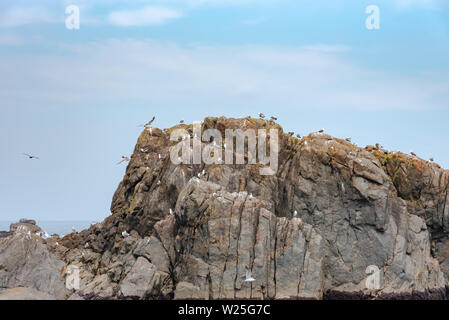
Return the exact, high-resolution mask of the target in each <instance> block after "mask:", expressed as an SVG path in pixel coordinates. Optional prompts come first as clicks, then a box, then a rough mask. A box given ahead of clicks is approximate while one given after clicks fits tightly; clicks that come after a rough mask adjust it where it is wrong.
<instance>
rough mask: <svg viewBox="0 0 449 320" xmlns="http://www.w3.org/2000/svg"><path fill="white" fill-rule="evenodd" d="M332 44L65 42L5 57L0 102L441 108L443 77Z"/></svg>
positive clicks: (448, 82)
mask: <svg viewBox="0 0 449 320" xmlns="http://www.w3.org/2000/svg"><path fill="white" fill-rule="evenodd" d="M323 48H324V50H323ZM341 48H345V47H341V46H325V45H318V46H308V47H291V48H286V47H277V48H275V47H261V46H235V47H228V46H214V47H204V46H192V47H180V46H177V45H172V44H161V43H154V42H143V41H136V40H128V41H122V40H113V41H112V40H111V41H107V42H102V43H90V44H83V45H78V46H70V47H66V48H65V50H67V51H68V52H67V54H65V55H64V56H59V57H58V56H48V57H45V56H37V57H27V58H26V59H24V58H23V57H22V58H20V57H8V58H6V57H4V58H3V59H2V60H0V70H1V72H0V74H1V75H5V76H0V100H1V101H3V102H4V103H5V104H8V105H11V106H14V105H18V104H19V105H20V104H21V103H28V102H30V101H33V104H35V103H36V104H39V105H64V104H69V105H95V104H98V103H99V102H101V103H105V102H108V103H115V104H117V103H123V104H126V103H128V101H129V100H130V99H133V100H139V101H153V102H157V103H159V104H160V105H166V106H167V105H178V106H179V105H183V106H192V105H195V106H198V107H201V106H203V107H205V106H217V107H218V106H221V107H222V108H224V107H227V108H230V109H233V108H234V110H244V108H246V107H250V106H266V107H276V108H290V107H295V108H301V107H303V108H323V109H327V108H340V109H341V108H343V109H391V108H395V109H406V110H407V109H408V110H409V109H426V108H447V107H448V105H449V79H448V77H447V76H445V77H443V78H441V77H440V78H438V77H434V76H432V74H431V73H429V74H427V75H421V76H420V77H419V78H418V77H417V78H413V77H405V76H401V75H399V74H394V73H390V72H381V71H376V70H373V69H369V68H364V67H363V66H360V65H358V64H356V63H353V62H351V61H350V60H349V59H348V58H347V57H346V55H345V51H344V50H343V51H342V50H341ZM345 50H349V49H345ZM11 75H12V76H11ZM436 79H439V80H436Z"/></svg>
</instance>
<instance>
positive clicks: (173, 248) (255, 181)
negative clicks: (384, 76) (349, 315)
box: [63, 118, 449, 299]
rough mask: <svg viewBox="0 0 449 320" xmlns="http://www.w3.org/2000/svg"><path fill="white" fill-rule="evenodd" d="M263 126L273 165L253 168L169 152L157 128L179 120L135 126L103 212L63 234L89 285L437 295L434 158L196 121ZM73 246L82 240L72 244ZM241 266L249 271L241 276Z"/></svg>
mask: <svg viewBox="0 0 449 320" xmlns="http://www.w3.org/2000/svg"><path fill="white" fill-rule="evenodd" d="M269 127H270V128H273V127H274V128H277V129H279V130H280V137H279V150H280V153H279V170H278V171H277V173H276V174H275V175H272V176H261V175H259V170H258V165H225V164H211V165H204V164H202V165H185V164H181V165H174V164H173V163H172V162H171V161H170V156H169V150H170V149H169V148H170V147H171V146H172V145H173V144H174V143H175V142H172V141H170V139H169V138H170V133H171V132H172V130H173V129H175V128H177V129H179V128H182V129H186V130H188V131H189V132H190V133H192V126H189V125H178V126H176V127H174V128H171V129H168V130H159V129H157V128H153V129H151V130H145V131H144V132H142V134H141V135H140V137H139V139H138V142H137V145H136V147H135V150H134V154H133V155H132V158H131V161H130V163H129V165H128V167H127V170H126V174H125V177H124V179H123V181H122V182H121V183H120V185H119V187H118V189H117V191H116V193H115V195H114V198H113V203H112V207H111V211H112V215H111V216H109V217H108V218H107V219H106V220H105V221H104V222H103V223H101V224H98V225H95V226H93V227H92V228H90V229H89V230H86V231H83V232H81V233H80V234H79V235H77V237H78V242H77V241H75V240H74V237H75V236H73V235H72V236H69V237H67V238H66V239H65V240H64V241H65V242H66V243H67V244H69V246H73V249H71V250H67V251H68V252H69V253H65V254H66V255H65V256H64V254H63V256H64V258H65V260H66V261H67V262H68V263H79V265H80V266H81V267H82V268H83V272H84V273H83V277H84V278H85V279H86V280H85V281H86V283H88V282H90V281H92V279H102V280H101V282H100V283H101V284H102V286H100V287H104V288H109V289H110V288H113V289H112V294H113V295H132V296H138V297H143V298H145V297H149V296H153V295H158V294H159V295H167V294H174V297H175V298H208V299H217V298H317V299H321V298H323V296H324V295H325V294H328V293H329V292H343V293H345V294H351V293H354V294H355V293H359V292H361V293H363V294H365V295H368V296H369V295H371V296H374V297H382V296H388V295H390V296H391V294H393V295H394V294H413V293H418V292H420V293H422V292H424V293H425V292H427V293H429V292H431V293H435V292H437V293H438V294H440V297H443V296H444V295H445V293H444V290H443V289H444V288H445V285H446V283H447V277H448V276H449V273H448V271H449V260H448V259H447V258H448V257H449V241H447V231H448V228H449V218H448V213H449V209H448V208H449V206H446V203H447V200H448V197H449V194H448V182H449V174H448V172H447V171H445V170H443V169H441V168H440V167H439V166H438V165H437V164H434V163H431V162H426V161H424V160H422V159H419V158H417V157H415V156H409V155H405V154H402V153H398V152H391V153H390V152H387V151H385V150H382V149H380V148H375V147H366V148H364V149H363V148H359V147H357V146H355V145H353V144H351V143H349V142H347V141H344V140H340V139H336V138H333V137H331V136H329V135H326V134H323V133H313V134H310V135H309V136H307V137H304V138H303V139H301V140H299V139H296V138H294V137H292V136H291V135H287V134H284V133H283V132H282V128H280V127H279V126H278V125H277V124H274V123H272V122H266V121H263V120H255V119H251V118H246V119H226V118H206V119H205V121H204V123H203V124H202V129H203V130H205V129H208V128H216V129H219V130H220V131H221V132H222V133H223V136H224V130H225V129H242V130H246V129H261V128H269ZM192 136H193V134H192ZM205 145H206V144H205V143H203V148H204V146H205ZM203 170H204V175H203V174H202V172H203ZM170 209H172V210H173V213H174V214H173V215H171V214H170ZM295 212H296V214H294V213H295ZM123 231H127V232H129V233H131V235H130V236H129V237H126V238H124V237H123V236H122V234H121V233H122V232H123ZM64 241H63V243H64ZM85 243H88V244H89V249H85V248H84V247H83V246H84V245H85ZM78 251H79V252H81V251H82V252H89V253H88V254H87V257H86V254H85V255H84V257H83V258H81V257H80V255H79V254H74V252H78ZM368 266H377V267H378V268H379V269H380V274H381V287H380V288H379V289H377V290H370V289H367V288H366V280H367V277H368V276H369V275H368V274H367V273H366V269H367V267H368ZM245 267H248V268H250V269H251V270H252V274H253V276H254V278H255V279H256V281H255V282H252V283H250V282H245V281H244V275H245ZM104 275H107V277H105V276H104ZM136 279H141V281H137V280H136ZM137 282H138V284H137ZM105 283H106V284H105ZM142 284H145V288H142V287H141V285H142ZM96 288H98V287H96ZM96 293H97V294H100V295H110V294H111V290H109V291H107V290H103V291H102V290H101V289H99V290H97V291H96ZM433 297H435V295H433Z"/></svg>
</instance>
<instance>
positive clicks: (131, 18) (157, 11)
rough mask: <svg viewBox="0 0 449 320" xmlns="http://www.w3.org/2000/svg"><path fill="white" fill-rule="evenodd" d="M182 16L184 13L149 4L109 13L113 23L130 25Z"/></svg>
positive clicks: (124, 25) (155, 22)
mask: <svg viewBox="0 0 449 320" xmlns="http://www.w3.org/2000/svg"><path fill="white" fill-rule="evenodd" d="M179 17H182V13H181V12H179V11H176V10H172V9H167V8H163V7H156V6H147V7H144V8H143V9H140V10H124V11H115V12H112V13H110V14H109V17H108V20H109V22H110V23H111V24H113V25H117V26H122V27H129V26H146V25H155V24H163V23H165V22H166V21H167V20H169V19H175V18H179Z"/></svg>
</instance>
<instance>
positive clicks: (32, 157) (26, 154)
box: [23, 153, 40, 159]
mask: <svg viewBox="0 0 449 320" xmlns="http://www.w3.org/2000/svg"><path fill="white" fill-rule="evenodd" d="M23 155H25V156H27V157H28V159H40V158H39V157H36V156H33V155H31V154H29V153H24V154H23Z"/></svg>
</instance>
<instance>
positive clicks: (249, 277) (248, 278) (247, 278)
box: [245, 267, 256, 282]
mask: <svg viewBox="0 0 449 320" xmlns="http://www.w3.org/2000/svg"><path fill="white" fill-rule="evenodd" d="M245 269H246V274H245V282H254V281H256V279H254V278H253V276H252V274H251V270H249V269H248V267H245Z"/></svg>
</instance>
